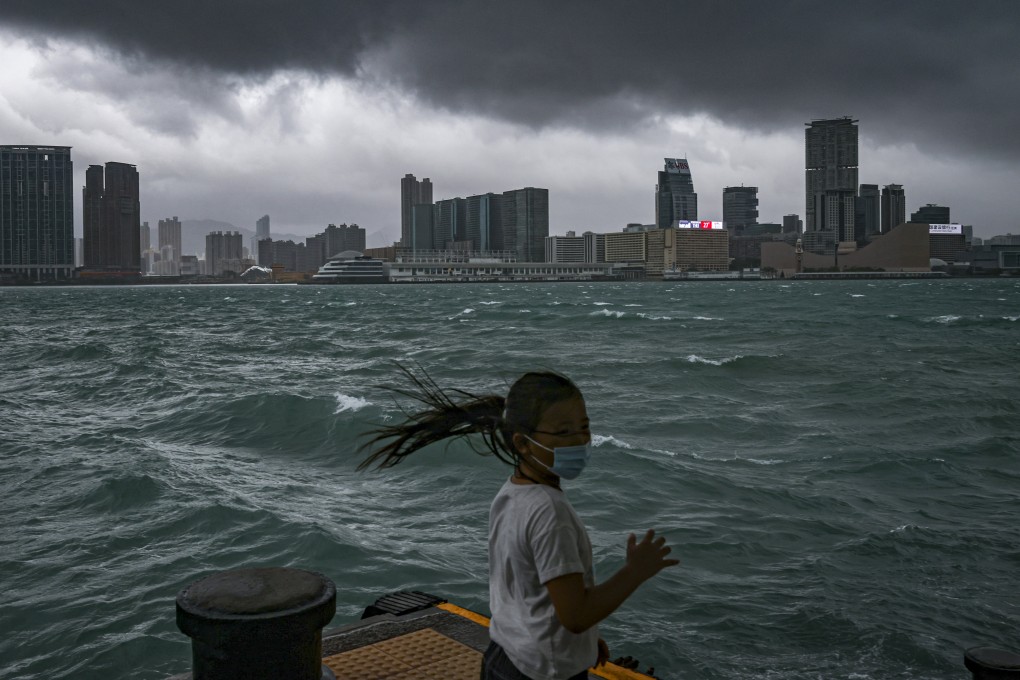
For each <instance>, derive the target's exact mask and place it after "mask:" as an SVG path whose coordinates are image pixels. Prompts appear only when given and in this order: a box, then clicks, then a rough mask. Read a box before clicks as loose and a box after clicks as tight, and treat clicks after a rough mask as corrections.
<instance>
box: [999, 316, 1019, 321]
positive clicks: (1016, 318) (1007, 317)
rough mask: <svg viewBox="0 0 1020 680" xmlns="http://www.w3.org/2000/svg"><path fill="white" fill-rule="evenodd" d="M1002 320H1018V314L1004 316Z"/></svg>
mask: <svg viewBox="0 0 1020 680" xmlns="http://www.w3.org/2000/svg"><path fill="white" fill-rule="evenodd" d="M1002 320H1003V321H1020V316H1004V317H1002Z"/></svg>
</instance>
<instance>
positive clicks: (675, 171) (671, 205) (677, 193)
mask: <svg viewBox="0 0 1020 680" xmlns="http://www.w3.org/2000/svg"><path fill="white" fill-rule="evenodd" d="M665 161H666V165H665V169H663V170H662V171H660V172H659V182H658V184H656V185H655V226H657V227H658V228H659V229H666V228H668V227H672V226H676V223H677V221H679V220H696V219H698V195H697V194H696V193H694V182H693V181H692V180H691V168H690V166H689V165H688V164H687V159H686V158H666V159H665Z"/></svg>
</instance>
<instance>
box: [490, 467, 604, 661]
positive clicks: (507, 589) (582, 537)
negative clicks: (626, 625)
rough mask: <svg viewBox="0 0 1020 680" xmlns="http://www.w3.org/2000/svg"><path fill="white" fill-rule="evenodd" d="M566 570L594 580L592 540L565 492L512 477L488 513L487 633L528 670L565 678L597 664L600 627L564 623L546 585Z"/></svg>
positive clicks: (586, 581) (589, 581) (590, 584)
mask: <svg viewBox="0 0 1020 680" xmlns="http://www.w3.org/2000/svg"><path fill="white" fill-rule="evenodd" d="M565 574H582V575H583V578H584V584H585V586H587V587H589V588H591V587H593V586H594V585H595V572H594V569H593V568H592V558H591V542H590V541H589V540H588V533H587V532H586V531H585V529H584V525H583V524H582V523H581V520H580V518H579V517H578V516H577V513H575V512H574V508H572V507H571V506H570V502H569V501H568V500H567V497H566V495H565V494H564V493H563V491H561V490H559V489H555V488H553V487H551V486H546V485H544V484H514V483H513V482H512V481H510V480H507V482H506V484H504V485H503V488H501V489H500V490H499V493H497V494H496V498H494V499H493V501H492V508H491V509H490V510H489V608H490V609H491V610H492V622H491V624H490V627H489V637H490V638H491V639H492V640H493V641H495V642H496V644H498V645H499V646H500V647H502V648H503V650H504V651H505V652H506V655H507V657H509V659H510V661H512V662H513V664H514V666H516V667H517V669H518V670H520V671H521V672H522V673H524V674H525V675H528V676H530V677H532V678H534V680H561V679H562V678H568V677H570V676H571V675H576V674H577V673H580V672H581V671H583V670H584V669H586V668H588V667H589V666H591V665H592V664H594V663H595V661H596V658H597V656H598V639H599V633H598V626H592V627H591V628H589V629H588V630H586V631H584V632H583V633H580V634H574V633H571V632H570V631H569V630H567V629H566V628H564V627H563V626H562V625H561V624H560V620H559V618H558V617H557V616H556V609H555V608H554V607H553V603H552V599H550V597H549V591H548V590H547V589H546V587H545V585H544V584H545V583H548V582H549V581H551V580H552V579H554V578H557V577H559V576H563V575H565Z"/></svg>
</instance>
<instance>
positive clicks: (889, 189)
mask: <svg viewBox="0 0 1020 680" xmlns="http://www.w3.org/2000/svg"><path fill="white" fill-rule="evenodd" d="M906 221H907V198H906V195H905V193H904V191H903V185H901V184H888V185H886V186H884V187H882V233H883V234H887V233H889V232H890V231H891V230H892V229H893V228H895V227H898V226H900V225H901V224H903V223H904V222H906Z"/></svg>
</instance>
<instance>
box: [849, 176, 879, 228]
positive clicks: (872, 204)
mask: <svg viewBox="0 0 1020 680" xmlns="http://www.w3.org/2000/svg"><path fill="white" fill-rule="evenodd" d="M881 232H882V200H881V195H880V194H879V192H878V185H877V184H862V185H861V190H860V193H859V194H858V196H857V199H856V202H855V204H854V236H855V239H856V240H857V241H862V240H867V239H870V238H871V237H872V236H874V235H875V234H880V233H881Z"/></svg>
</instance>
